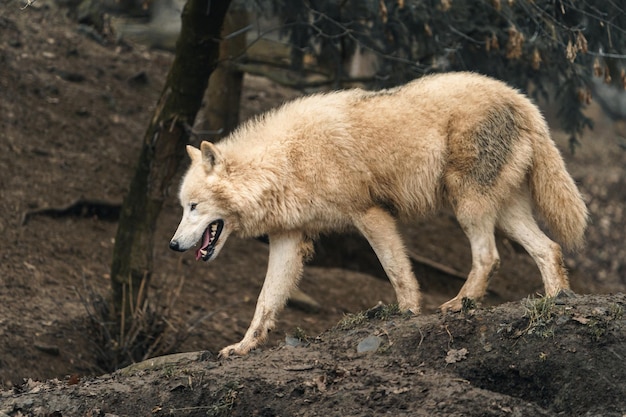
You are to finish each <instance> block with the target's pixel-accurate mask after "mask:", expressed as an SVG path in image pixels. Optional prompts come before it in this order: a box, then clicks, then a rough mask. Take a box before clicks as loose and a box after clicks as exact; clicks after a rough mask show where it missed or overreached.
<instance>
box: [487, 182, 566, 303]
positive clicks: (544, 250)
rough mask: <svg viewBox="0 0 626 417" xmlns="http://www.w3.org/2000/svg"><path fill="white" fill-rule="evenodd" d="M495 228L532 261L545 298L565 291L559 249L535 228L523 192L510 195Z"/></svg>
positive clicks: (529, 205)
mask: <svg viewBox="0 0 626 417" xmlns="http://www.w3.org/2000/svg"><path fill="white" fill-rule="evenodd" d="M498 227H500V228H501V229H502V231H504V232H505V233H506V234H507V235H509V237H511V239H513V240H515V241H516V242H518V243H519V244H520V245H522V246H523V247H524V249H526V251H527V252H528V253H529V254H530V256H531V257H532V258H533V259H534V261H535V263H536V264H537V266H538V267H539V271H540V272H541V278H542V280H543V285H544V288H545V292H546V295H547V296H550V297H553V296H555V295H557V294H558V293H559V291H560V290H564V289H569V280H568V279H567V272H566V270H565V267H564V266H563V255H562V253H561V247H560V246H559V244H557V243H556V242H553V241H552V240H550V239H549V238H548V236H546V235H545V233H543V232H542V231H541V229H539V226H537V222H535V219H534V218H533V214H532V207H531V203H530V195H529V192H528V191H527V190H525V191H523V192H519V193H517V194H515V195H513V196H511V198H510V199H509V201H508V202H507V205H506V206H505V208H504V210H503V211H502V212H501V214H500V216H499V217H498Z"/></svg>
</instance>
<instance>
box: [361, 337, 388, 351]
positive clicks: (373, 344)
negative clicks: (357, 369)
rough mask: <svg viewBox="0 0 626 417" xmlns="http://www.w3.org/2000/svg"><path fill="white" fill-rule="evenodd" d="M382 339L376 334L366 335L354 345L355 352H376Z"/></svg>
mask: <svg viewBox="0 0 626 417" xmlns="http://www.w3.org/2000/svg"><path fill="white" fill-rule="evenodd" d="M382 342H383V340H382V339H381V338H380V337H378V336H368V337H366V338H365V339H363V340H361V342H360V343H359V344H358V346H357V347H356V351H357V353H366V352H376V351H377V350H378V348H379V347H380V344H381V343H382Z"/></svg>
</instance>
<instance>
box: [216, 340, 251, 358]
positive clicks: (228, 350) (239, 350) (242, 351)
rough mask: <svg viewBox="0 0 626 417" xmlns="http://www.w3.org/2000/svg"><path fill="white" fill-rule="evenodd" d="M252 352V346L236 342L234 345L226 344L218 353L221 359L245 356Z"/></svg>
mask: <svg viewBox="0 0 626 417" xmlns="http://www.w3.org/2000/svg"><path fill="white" fill-rule="evenodd" d="M248 352H250V348H248V347H246V346H244V345H243V343H235V344H234V345H230V346H226V347H225V348H224V349H222V350H220V353H219V354H218V355H217V357H218V358H219V359H227V358H232V357H233V356H245V355H247V354H248Z"/></svg>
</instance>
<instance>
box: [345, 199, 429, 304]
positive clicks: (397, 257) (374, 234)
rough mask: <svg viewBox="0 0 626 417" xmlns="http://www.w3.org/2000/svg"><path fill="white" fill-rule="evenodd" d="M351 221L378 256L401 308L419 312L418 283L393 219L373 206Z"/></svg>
mask: <svg viewBox="0 0 626 417" xmlns="http://www.w3.org/2000/svg"><path fill="white" fill-rule="evenodd" d="M353 221H354V225H355V226H356V227H357V229H358V230H359V231H360V232H361V233H362V234H363V236H365V238H366V239H367V241H368V242H369V244H370V245H371V246H372V249H374V252H375V253H376V256H378V259H379V260H380V263H381V264H382V266H383V268H384V270H385V273H386V274H387V276H388V277H389V281H391V284H392V285H393V288H394V290H395V292H396V297H397V299H398V304H399V306H400V309H402V310H405V311H406V310H410V311H411V312H413V313H415V314H417V313H419V312H420V290H419V284H418V283H417V280H416V279H415V275H414V274H413V271H412V269H411V262H410V261H409V258H408V256H407V255H406V249H405V247H404V244H403V243H402V238H401V237H400V234H399V233H398V230H397V228H396V222H395V220H394V218H393V217H392V216H391V215H390V214H389V213H387V212H386V211H385V210H383V209H381V208H379V207H373V208H371V209H369V210H368V211H367V212H365V213H363V214H362V215H360V216H356V217H355V218H354V219H353Z"/></svg>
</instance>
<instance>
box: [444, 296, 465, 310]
mask: <svg viewBox="0 0 626 417" xmlns="http://www.w3.org/2000/svg"><path fill="white" fill-rule="evenodd" d="M462 308H463V299H462V298H460V297H458V296H456V297H454V298H453V299H452V300H450V301H447V302H445V303H443V304H442V305H440V306H439V309H440V310H441V312H442V313H448V312H450V313H458V312H459V311H461V309H462Z"/></svg>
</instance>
